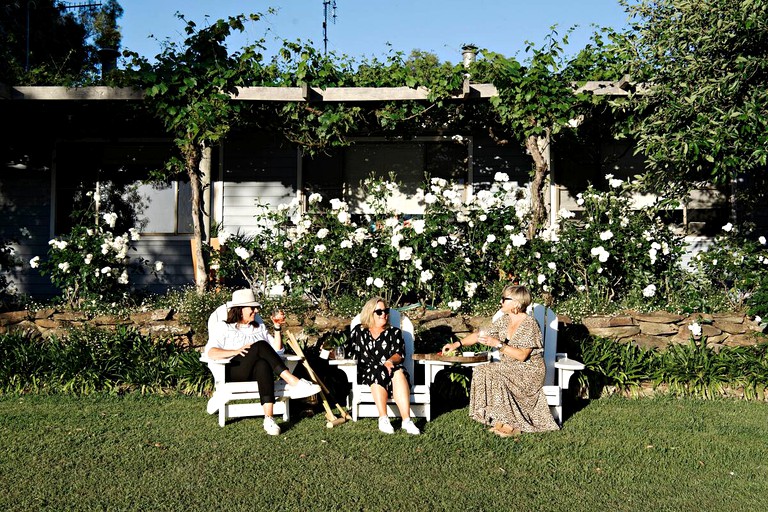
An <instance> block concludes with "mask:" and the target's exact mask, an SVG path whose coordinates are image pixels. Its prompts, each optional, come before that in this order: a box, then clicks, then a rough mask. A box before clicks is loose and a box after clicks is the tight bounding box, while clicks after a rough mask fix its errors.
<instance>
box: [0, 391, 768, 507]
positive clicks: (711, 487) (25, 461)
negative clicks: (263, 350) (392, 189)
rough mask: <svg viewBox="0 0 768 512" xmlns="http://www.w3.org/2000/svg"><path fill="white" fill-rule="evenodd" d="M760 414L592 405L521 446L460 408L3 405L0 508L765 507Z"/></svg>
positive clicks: (149, 400)
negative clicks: (355, 411)
mask: <svg viewBox="0 0 768 512" xmlns="http://www.w3.org/2000/svg"><path fill="white" fill-rule="evenodd" d="M765 408H766V404H764V403H758V402H746V401H727V400H713V401H699V400H693V399H685V400H675V399H669V398H657V399H645V400H627V399H620V398H612V399H603V400H598V401H593V402H591V403H589V404H588V405H587V406H586V407H584V408H583V409H581V410H580V411H578V412H577V413H575V414H574V415H573V416H572V417H571V418H570V419H569V420H568V421H567V422H566V424H565V426H564V428H563V430H561V431H559V432H553V433H547V434H534V435H525V436H523V437H521V438H520V439H519V440H513V439H501V438H498V437H495V436H493V435H492V434H489V433H487V432H486V431H485V430H484V429H483V427H482V425H480V424H478V423H475V422H473V421H471V420H470V419H469V418H468V417H467V410H466V408H463V409H458V410H453V411H450V412H447V413H444V414H441V415H440V416H438V417H437V418H436V419H435V420H434V421H432V422H430V423H429V424H426V425H425V424H424V423H423V420H419V422H417V423H419V424H420V425H421V426H423V427H424V433H423V435H421V436H418V437H413V436H407V435H406V434H404V433H402V432H400V431H398V432H396V433H395V435H393V436H384V435H382V434H379V432H378V431H377V430H376V425H375V420H374V419H362V420H360V421H359V422H357V423H347V424H344V425H341V426H339V427H336V428H334V429H332V430H328V429H326V428H325V427H324V419H323V418H322V416H321V415H318V416H314V417H310V418H304V419H301V420H299V421H296V422H295V423H293V424H291V425H288V426H287V428H284V433H283V434H282V435H281V436H279V437H276V438H272V437H268V436H266V434H265V433H264V431H263V430H262V429H261V421H260V420H259V419H254V418H246V419H241V420H233V421H231V422H230V423H229V424H228V425H227V426H226V427H225V428H220V427H219V426H218V424H217V421H216V417H215V416H208V415H207V414H205V400H204V399H202V398H193V397H184V396H174V397H158V396H151V397H146V396H144V397H142V396H138V395H128V396H124V397H106V396H98V397H93V396H92V397H81V398H78V397H70V396H56V395H53V396H37V395H35V396H21V397H20V396H15V397H12V396H5V397H2V398H0V442H1V443H2V448H1V450H2V451H0V454H1V455H0V510H4V511H11V510H25V511H26V510H57V511H58V510H95V509H98V510H153V511H154V510H188V511H194V510H217V511H226V510H278V509H280V510H409V511H410V510H491V511H501V510H554V511H557V510H562V511H569V512H570V511H581V510H583V511H594V510H611V511H613V510H617V511H621V510H643V511H645V510H670V511H672V510H674V511H677V510H686V511H687V510H713V511H714V510H717V511H730V510H733V511H736V510H739V511H742V510H762V509H765V508H766V507H768V493H766V492H765V489H766V488H768V423H767V422H766V421H765V418H766V409H765ZM395 425H396V427H397V426H399V425H398V422H395Z"/></svg>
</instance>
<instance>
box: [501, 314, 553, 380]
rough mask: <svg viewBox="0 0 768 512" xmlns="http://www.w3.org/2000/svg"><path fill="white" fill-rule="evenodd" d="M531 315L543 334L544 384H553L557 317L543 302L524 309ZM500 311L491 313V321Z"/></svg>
mask: <svg viewBox="0 0 768 512" xmlns="http://www.w3.org/2000/svg"><path fill="white" fill-rule="evenodd" d="M526 312H527V313H528V314H529V315H531V316H532V317H533V318H534V319H535V320H536V323H538V324H539V329H541V334H542V336H543V339H542V342H543V343H544V364H545V365H546V367H547V373H546V376H545V377H544V385H545V386H554V385H555V355H556V353H557V331H558V319H557V314H556V313H555V312H554V311H553V310H552V308H548V307H546V306H545V305H543V304H531V305H530V306H528V309H527V311H526ZM503 314H504V313H502V312H501V311H497V312H496V314H495V315H493V321H494V322H495V321H496V320H498V319H499V318H501V315H503Z"/></svg>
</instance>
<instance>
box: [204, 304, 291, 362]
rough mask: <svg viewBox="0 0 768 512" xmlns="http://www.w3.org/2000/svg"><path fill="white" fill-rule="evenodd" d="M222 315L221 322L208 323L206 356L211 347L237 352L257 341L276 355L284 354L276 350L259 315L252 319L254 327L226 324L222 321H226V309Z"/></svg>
mask: <svg viewBox="0 0 768 512" xmlns="http://www.w3.org/2000/svg"><path fill="white" fill-rule="evenodd" d="M217 312H218V310H217ZM224 313H225V316H224V317H223V318H222V317H219V318H222V319H221V320H213V321H209V323H208V343H206V344H205V349H204V353H205V354H206V355H208V351H209V350H210V349H212V348H213V347H216V348H220V349H222V350H237V349H239V348H242V347H243V346H245V345H250V344H252V343H256V342H257V341H259V340H265V341H266V342H267V343H269V344H270V345H272V348H274V349H275V351H276V352H277V353H278V354H282V353H283V352H284V349H279V350H278V349H277V347H276V345H277V342H276V341H275V338H273V337H272V335H270V334H269V331H268V330H267V326H266V325H264V321H263V320H262V318H261V317H260V316H259V315H256V317H255V318H254V324H256V326H255V327H254V325H253V324H248V325H242V324H228V323H226V322H225V321H224V320H225V319H226V309H225V310H224ZM214 314H216V313H214Z"/></svg>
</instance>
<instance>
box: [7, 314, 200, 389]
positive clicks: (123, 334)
mask: <svg viewBox="0 0 768 512" xmlns="http://www.w3.org/2000/svg"><path fill="white" fill-rule="evenodd" d="M0 357H2V358H3V361H4V364H3V365H2V367H1V368H0V392H2V393H24V392H37V393H40V392H53V393H66V394H76V395H87V394H91V393H124V392H129V391H140V392H142V393H145V392H164V391H166V390H175V391H180V392H183V393H196V394H199V393H202V392H204V391H206V390H208V389H210V387H211V382H210V376H209V375H208V370H207V369H206V368H205V367H204V366H203V364H202V363H201V362H200V361H199V354H198V353H197V352H196V351H195V350H192V349H189V348H185V347H181V346H178V345H176V344H175V343H173V341H172V340H170V339H166V338H153V337H150V336H142V335H141V334H139V333H138V332H137V331H136V330H134V329H128V328H124V327H119V328H118V329H117V330H116V331H114V332H109V331H104V330H98V329H95V328H92V327H85V328H78V329H72V330H70V331H69V335H68V337H67V338H57V337H52V338H40V337H39V336H32V335H30V334H23V333H14V334H5V335H2V336H0Z"/></svg>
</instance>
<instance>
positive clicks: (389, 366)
mask: <svg viewBox="0 0 768 512" xmlns="http://www.w3.org/2000/svg"><path fill="white" fill-rule="evenodd" d="M384 368H386V369H387V371H388V372H389V374H390V375H392V370H394V369H395V363H393V362H392V361H390V360H389V359H387V360H386V361H384Z"/></svg>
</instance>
